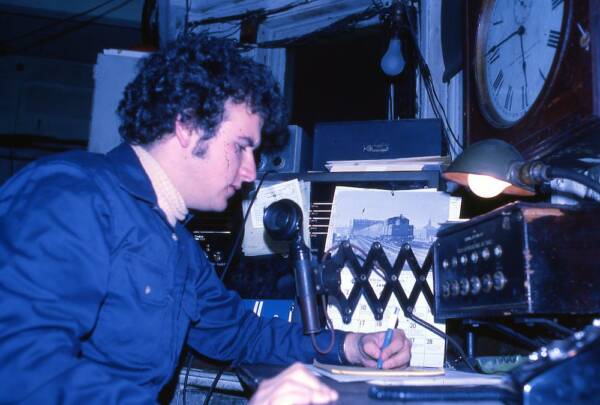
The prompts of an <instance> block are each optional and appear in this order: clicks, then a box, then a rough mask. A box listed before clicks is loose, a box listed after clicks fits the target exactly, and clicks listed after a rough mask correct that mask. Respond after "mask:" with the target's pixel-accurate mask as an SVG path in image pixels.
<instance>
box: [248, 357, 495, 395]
mask: <svg viewBox="0 0 600 405" xmlns="http://www.w3.org/2000/svg"><path fill="white" fill-rule="evenodd" d="M283 369H284V367H282V366H267V365H241V366H239V367H238V368H237V370H236V372H237V375H238V377H239V379H240V381H241V382H242V384H244V385H245V386H246V387H247V388H248V389H249V390H250V391H252V392H254V391H255V390H256V388H257V387H258V384H259V383H260V381H262V380H263V379H265V378H271V377H273V376H275V375H276V374H277V373H279V372H280V371H282V370H283ZM320 378H321V381H323V382H324V383H326V384H327V385H328V386H330V387H332V388H333V389H335V390H336V391H337V392H338V394H339V400H338V401H337V404H361V405H362V404H372V405H384V404H390V403H394V402H395V403H408V402H407V401H382V400H376V399H373V398H369V396H368V391H369V387H370V386H371V385H369V384H367V383H365V382H352V383H340V382H337V381H334V380H332V379H330V378H326V377H320ZM410 403H411V404H432V405H433V404H435V405H443V404H454V405H455V404H457V403H465V401H464V400H460V401H455V402H454V401H410ZM472 403H477V404H486V405H488V404H489V405H499V404H503V402H501V401H475V402H472Z"/></svg>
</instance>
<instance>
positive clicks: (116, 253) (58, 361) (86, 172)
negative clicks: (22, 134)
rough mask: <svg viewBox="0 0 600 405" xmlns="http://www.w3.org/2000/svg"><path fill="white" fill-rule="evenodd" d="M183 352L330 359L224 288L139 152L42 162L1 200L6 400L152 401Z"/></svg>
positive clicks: (0, 363) (281, 360)
mask: <svg viewBox="0 0 600 405" xmlns="http://www.w3.org/2000/svg"><path fill="white" fill-rule="evenodd" d="M317 340H318V342H319V343H320V345H321V346H322V347H325V346H326V345H327V343H328V336H327V334H321V335H319V336H318V339H317ZM342 340H343V333H342V332H336V341H337V342H341V341H342ZM184 342H186V343H187V344H189V345H190V346H191V347H193V348H194V349H195V350H197V351H198V352H200V353H202V354H204V355H206V356H208V357H211V358H214V359H219V360H232V361H234V362H247V363H252V362H256V363H272V364H286V363H290V362H292V361H294V360H300V361H304V362H310V361H312V359H313V358H315V357H317V356H316V352H315V350H314V349H313V347H312V344H311V341H310V339H309V338H308V337H306V336H304V335H303V334H302V329H301V326H300V325H298V324H290V323H287V322H285V321H283V320H280V319H277V318H275V319H262V318H259V317H257V316H255V315H254V314H253V313H252V312H250V311H247V310H245V309H244V306H243V303H242V301H241V300H240V297H239V296H238V295H237V294H236V293H234V292H231V291H228V290H227V289H225V287H224V286H223V284H222V283H221V282H220V280H219V279H218V277H217V276H216V274H215V272H214V269H213V267H212V265H211V263H210V262H209V261H208V260H207V258H206V256H205V254H204V252H202V250H201V249H200V248H199V247H198V245H197V243H196V242H195V241H194V239H193V237H192V235H191V234H190V233H189V232H188V231H187V230H186V229H185V227H184V226H183V225H182V224H181V223H178V224H177V225H176V226H175V228H173V227H171V226H170V225H169V223H168V222H167V220H166V217H165V215H164V213H163V212H162V211H161V210H160V209H159V208H158V205H157V200H156V195H155V193H154V190H153V188H152V185H151V183H150V180H149V179H148V177H147V175H146V173H145V172H144V170H143V168H142V166H141V165H140V163H139V161H138V159H137V156H136V155H135V153H134V152H133V150H132V149H131V147H130V146H129V145H127V144H122V145H120V146H118V147H117V148H115V149H114V150H113V151H111V152H109V153H108V154H107V155H100V154H92V153H87V152H70V153H66V154H62V155H57V156H55V157H51V158H47V159H42V160H39V161H36V162H34V163H32V164H30V165H29V166H28V167H26V168H24V169H23V170H22V171H20V172H19V173H18V174H17V175H16V176H14V177H13V178H12V179H10V180H9V181H8V182H7V183H6V184H5V185H4V186H3V187H2V189H0V403H6V402H21V401H22V402H26V403H62V404H70V403H76V404H84V403H102V404H128V403H152V402H155V401H156V398H157V394H158V393H159V391H160V389H161V388H162V387H163V385H164V384H165V383H166V382H167V381H168V380H169V379H170V377H171V376H172V373H173V371H174V369H175V367H176V365H177V362H178V358H179V355H180V352H181V349H182V346H183V344H184ZM339 355H340V353H339V348H338V345H337V344H336V345H335V346H334V350H333V351H332V352H331V353H330V354H328V355H326V356H323V355H321V356H318V358H319V359H320V360H321V361H327V362H338V360H339Z"/></svg>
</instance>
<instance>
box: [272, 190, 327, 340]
mask: <svg viewBox="0 0 600 405" xmlns="http://www.w3.org/2000/svg"><path fill="white" fill-rule="evenodd" d="M263 223H264V225H265V229H266V230H267V232H268V234H269V235H270V236H271V237H272V238H273V239H275V240H284V241H288V242H290V259H291V260H292V262H293V263H294V278H295V281H296V296H297V297H298V302H299V304H300V314H301V316H302V325H303V330H304V334H306V335H308V334H315V333H319V332H320V331H321V330H322V327H321V321H320V318H319V312H318V310H317V294H316V288H315V275H314V272H313V269H312V266H311V260H310V251H309V249H308V247H307V246H306V244H305V243H304V241H303V240H302V210H301V209H300V207H299V206H298V204H296V203H295V202H294V201H292V200H288V199H283V200H279V201H276V202H274V203H273V204H271V205H269V207H267V209H266V210H265V213H264V215H263Z"/></svg>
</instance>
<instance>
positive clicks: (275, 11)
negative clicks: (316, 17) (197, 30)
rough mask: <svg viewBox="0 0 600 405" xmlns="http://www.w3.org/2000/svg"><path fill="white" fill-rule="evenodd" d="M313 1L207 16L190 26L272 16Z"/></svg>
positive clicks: (304, 0)
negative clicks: (269, 8)
mask: <svg viewBox="0 0 600 405" xmlns="http://www.w3.org/2000/svg"><path fill="white" fill-rule="evenodd" d="M311 1H313V0H301V1H296V2H294V3H290V4H288V5H286V6H282V7H278V8H274V9H271V10H265V9H264V8H261V9H258V10H253V11H247V12H245V13H242V14H233V15H228V16H224V17H211V18H205V19H204V20H198V21H193V22H191V23H190V27H192V28H193V27H196V26H198V25H209V24H215V23H223V22H229V21H237V20H239V21H241V20H243V19H245V18H249V17H260V18H264V17H267V16H270V15H273V14H279V13H283V12H285V11H289V10H291V9H294V8H296V7H298V6H301V5H304V4H309V3H310V2H311Z"/></svg>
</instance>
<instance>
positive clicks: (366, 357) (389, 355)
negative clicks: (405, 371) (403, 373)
mask: <svg viewBox="0 0 600 405" xmlns="http://www.w3.org/2000/svg"><path fill="white" fill-rule="evenodd" d="M384 338H385V331H383V332H376V333H367V334H363V333H349V334H348V335H346V340H345V341H344V351H345V354H346V359H347V360H348V361H349V362H350V363H352V364H360V365H363V366H365V367H377V359H379V356H381V359H382V360H383V364H382V368H385V369H389V368H397V367H403V366H407V365H408V363H409V362H410V347H411V341H410V340H409V339H408V338H407V337H406V335H405V334H404V331H403V330H402V329H394V333H393V335H392V341H391V342H390V344H389V346H387V347H386V348H385V349H384V350H383V351H381V346H382V345H383V340H384Z"/></svg>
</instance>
